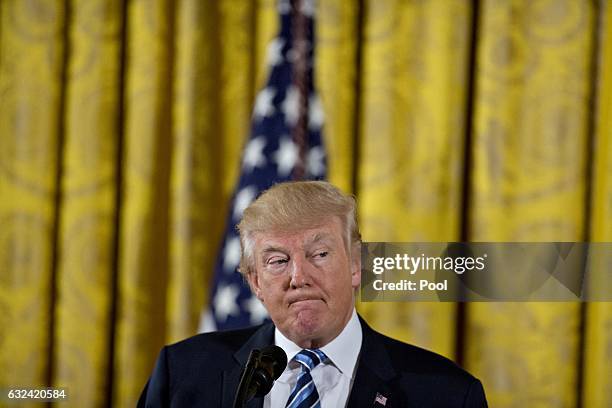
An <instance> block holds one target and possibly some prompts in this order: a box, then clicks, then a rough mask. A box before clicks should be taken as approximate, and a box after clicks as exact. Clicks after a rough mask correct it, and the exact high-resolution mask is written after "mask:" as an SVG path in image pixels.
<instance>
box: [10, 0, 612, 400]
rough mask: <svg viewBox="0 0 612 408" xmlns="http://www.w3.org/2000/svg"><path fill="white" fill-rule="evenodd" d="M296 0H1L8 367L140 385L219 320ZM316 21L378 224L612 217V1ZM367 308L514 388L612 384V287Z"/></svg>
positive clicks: (522, 394) (556, 396)
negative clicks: (220, 259) (260, 111)
mask: <svg viewBox="0 0 612 408" xmlns="http://www.w3.org/2000/svg"><path fill="white" fill-rule="evenodd" d="M276 19H277V15H276V10H275V1H274V0H259V1H257V2H254V1H251V0H222V1H213V0H206V1H200V0H180V1H172V0H132V1H127V0H55V1H54V0H2V1H0V310H1V313H0V389H2V390H5V389H7V388H9V387H40V386H45V385H51V386H56V387H60V386H63V387H67V389H68V393H69V399H68V401H66V402H64V403H63V404H64V405H65V406H67V407H71V406H74V407H98V406H100V407H102V406H118V407H124V406H125V407H128V406H134V405H135V401H136V399H137V397H138V395H139V393H140V391H141V389H142V387H143V385H144V383H145V381H146V379H147V377H148V375H149V373H150V371H151V368H152V365H153V362H154V360H155V357H156V355H157V353H158V351H159V349H160V347H161V346H162V345H163V344H166V343H169V342H174V341H177V340H179V339H181V338H184V337H187V336H190V335H192V334H194V333H195V331H196V329H197V325H198V319H199V314H200V311H201V308H202V306H203V305H205V304H206V302H207V300H208V299H207V297H208V290H209V287H208V282H210V280H211V270H212V264H213V262H214V257H215V255H216V250H217V247H218V245H219V240H220V235H221V233H222V231H223V228H224V225H223V219H224V217H223V216H222V214H224V213H225V211H226V209H227V204H228V200H229V197H230V196H231V194H232V189H233V187H234V183H235V181H236V177H237V174H238V159H239V156H240V152H241V148H242V144H243V141H244V138H245V137H246V136H247V132H248V129H249V120H250V111H251V106H252V102H253V99H254V95H255V92H256V90H257V89H258V88H259V87H260V86H261V85H262V84H263V81H264V80H265V77H266V73H267V72H266V69H265V58H266V44H267V42H268V41H269V40H270V38H271V37H272V36H274V35H275V33H276V28H277V21H276ZM316 37H317V54H316V55H317V60H316V67H315V75H316V76H317V77H316V84H317V87H318V90H319V92H320V94H321V97H322V100H323V105H324V108H325V112H326V125H325V143H326V148H327V151H328V155H329V167H330V168H329V178H330V180H331V181H332V182H334V183H335V184H337V185H339V186H340V187H341V188H343V189H344V190H346V191H349V192H353V193H355V194H356V195H357V197H358V200H359V216H360V222H361V226H362V232H363V236H364V239H365V240H367V241H377V240H380V241H453V240H462V239H465V240H474V241H547V240H548V241H550V240H556V241H580V240H592V241H608V242H609V241H612V134H611V133H612V132H611V131H610V129H612V75H611V74H610V72H612V69H610V66H611V64H612V5H611V4H610V3H609V2H607V1H604V0H601V1H591V2H587V1H574V0H537V1H529V0H512V1H510V0H480V1H477V2H466V1H463V0H428V1H406V0H361V1H354V2H347V1H342V0H320V1H319V6H318V10H317V32H316ZM358 308H359V310H360V312H361V313H362V314H363V315H364V316H365V317H366V319H367V320H368V321H369V322H370V323H371V324H372V325H373V326H374V327H376V328H378V329H379V330H381V331H383V332H385V333H387V334H389V335H391V336H394V337H397V338H400V339H402V340H405V341H409V342H411V343H414V344H417V345H420V346H422V347H426V348H430V349H433V350H435V351H438V352H440V353H442V354H444V355H447V356H449V357H450V358H454V359H455V360H457V361H459V362H460V363H461V364H462V365H464V366H465V367H466V368H468V369H469V370H470V371H472V372H473V373H474V374H475V375H476V376H478V377H479V378H480V379H481V380H482V381H483V383H484V386H485V390H486V392H487V395H488V398H489V402H490V405H491V406H494V407H523V406H529V407H573V406H580V405H581V406H584V407H609V406H611V405H612V397H610V392H609V390H610V389H612V355H611V354H610V353H612V351H611V350H612V347H610V344H612V308H611V307H610V304H609V303H588V304H577V303H574V304H570V303H556V304H543V303H537V304H535V303H534V304H528V303H489V304H453V303H437V304H430V303H410V304H401V303H367V304H366V303H362V304H359V305H358ZM0 401H2V402H0V405H9V406H10V404H9V403H8V402H6V400H4V399H0ZM27 405H28V404H19V406H27ZM32 406H36V403H34V404H32Z"/></svg>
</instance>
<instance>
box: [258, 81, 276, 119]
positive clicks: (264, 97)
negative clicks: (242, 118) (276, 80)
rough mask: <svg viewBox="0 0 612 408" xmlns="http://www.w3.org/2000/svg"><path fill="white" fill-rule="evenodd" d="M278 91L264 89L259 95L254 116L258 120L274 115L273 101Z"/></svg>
mask: <svg viewBox="0 0 612 408" xmlns="http://www.w3.org/2000/svg"><path fill="white" fill-rule="evenodd" d="M275 94H276V90H275V89H274V88H264V89H262V90H261V92H259V95H257V99H256V100H255V108H254V109H253V116H254V117H255V118H256V119H261V118H264V117H268V116H271V115H272V114H273V113H274V106H273V105H272V99H274V95H275Z"/></svg>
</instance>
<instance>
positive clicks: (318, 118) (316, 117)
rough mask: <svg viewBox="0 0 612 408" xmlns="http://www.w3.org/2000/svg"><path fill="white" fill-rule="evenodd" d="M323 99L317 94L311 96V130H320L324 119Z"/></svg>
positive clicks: (309, 116)
mask: <svg viewBox="0 0 612 408" xmlns="http://www.w3.org/2000/svg"><path fill="white" fill-rule="evenodd" d="M324 116H325V115H324V113H323V107H322V106H321V99H320V98H319V97H318V96H317V95H316V94H315V95H311V96H310V100H309V104H308V128H309V129H310V130H320V129H321V126H323V119H324Z"/></svg>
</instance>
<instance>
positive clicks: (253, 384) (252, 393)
mask: <svg viewBox="0 0 612 408" xmlns="http://www.w3.org/2000/svg"><path fill="white" fill-rule="evenodd" d="M285 367H287V355H286V354H285V352H284V351H283V349H282V348H280V347H278V346H268V347H266V348H264V349H262V350H257V349H253V350H251V354H250V355H249V359H248V361H247V363H246V366H245V367H244V371H243V372H242V377H241V378H240V383H239V384H238V390H237V391H236V398H235V399H234V408H242V407H244V404H246V403H247V402H248V401H249V400H250V399H251V398H253V397H263V396H264V395H266V394H267V393H269V392H270V390H271V389H272V385H274V380H276V379H277V378H278V377H280V375H281V374H282V372H283V371H284V370H285Z"/></svg>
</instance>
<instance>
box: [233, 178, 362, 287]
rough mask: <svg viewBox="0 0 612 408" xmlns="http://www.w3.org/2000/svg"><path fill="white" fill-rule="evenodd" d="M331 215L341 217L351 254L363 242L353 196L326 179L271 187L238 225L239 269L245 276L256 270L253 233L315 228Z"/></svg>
mask: <svg viewBox="0 0 612 408" xmlns="http://www.w3.org/2000/svg"><path fill="white" fill-rule="evenodd" d="M331 216H336V217H338V218H339V219H340V222H341V225H342V227H343V229H344V231H346V233H345V234H343V240H344V244H345V247H346V251H347V254H348V255H349V257H350V255H351V252H353V251H354V250H356V249H355V247H357V248H358V245H359V244H360V243H361V234H360V233H359V227H358V226H357V219H356V214H355V199H354V197H353V196H350V195H346V194H344V193H343V192H342V191H340V189H338V188H337V187H335V186H334V185H333V184H330V183H328V182H326V181H295V182H286V183H279V184H276V185H274V186H272V187H271V188H269V189H268V190H266V191H264V192H263V193H262V194H261V195H260V196H259V197H258V198H257V200H255V201H254V202H253V203H251V205H249V207H248V208H247V209H245V210H244V213H243V215H242V221H240V223H239V224H238V226H237V228H238V231H239V233H240V247H241V256H240V267H239V269H238V270H239V271H240V273H242V274H243V275H244V276H246V275H248V274H249V273H251V272H253V271H254V270H255V260H254V259H253V246H254V238H253V233H255V232H266V231H273V230H280V231H297V230H302V229H306V228H312V227H313V226H317V225H320V224H321V223H322V222H325V220H326V219H327V218H329V217H331Z"/></svg>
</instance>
